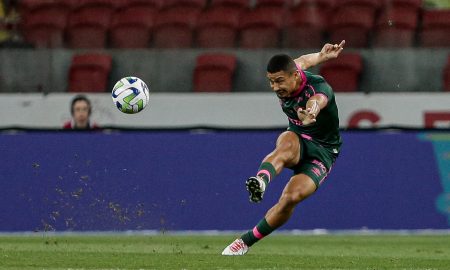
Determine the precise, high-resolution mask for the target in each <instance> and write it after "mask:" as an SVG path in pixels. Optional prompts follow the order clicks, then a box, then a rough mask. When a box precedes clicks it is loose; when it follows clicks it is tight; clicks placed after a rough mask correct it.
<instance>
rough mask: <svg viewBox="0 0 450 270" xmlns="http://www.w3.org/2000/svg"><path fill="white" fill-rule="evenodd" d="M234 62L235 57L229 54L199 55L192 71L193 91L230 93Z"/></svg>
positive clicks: (234, 67)
mask: <svg viewBox="0 0 450 270" xmlns="http://www.w3.org/2000/svg"><path fill="white" fill-rule="evenodd" d="M236 62H237V60H236V57H235V56H234V55H230V54H217V53H205V54H202V55H199V56H198V57H197V60H196V64H195V69H194V91H195V92H230V91H232V88H233V75H234V72H235V69H236Z"/></svg>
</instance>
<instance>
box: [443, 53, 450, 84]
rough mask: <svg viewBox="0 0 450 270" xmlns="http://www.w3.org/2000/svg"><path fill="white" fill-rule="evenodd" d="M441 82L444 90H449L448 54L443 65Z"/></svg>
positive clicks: (449, 62)
mask: <svg viewBox="0 0 450 270" xmlns="http://www.w3.org/2000/svg"><path fill="white" fill-rule="evenodd" d="M442 83H443V86H444V90H445V91H447V92H450V55H449V56H448V57H447V64H446V66H445V67H444V74H443V80H442Z"/></svg>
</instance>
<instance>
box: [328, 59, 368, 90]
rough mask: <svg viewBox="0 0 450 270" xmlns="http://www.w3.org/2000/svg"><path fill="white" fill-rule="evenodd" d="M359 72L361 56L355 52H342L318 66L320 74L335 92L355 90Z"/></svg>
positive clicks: (360, 70)
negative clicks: (335, 57)
mask: <svg viewBox="0 0 450 270" xmlns="http://www.w3.org/2000/svg"><path fill="white" fill-rule="evenodd" d="M361 72H362V58H361V56H360V55H359V54H357V53H342V54H341V55H340V56H339V57H338V58H337V59H334V60H330V61H328V62H326V63H324V64H323V65H322V67H321V68H320V74H321V75H322V76H323V77H324V78H325V80H326V81H327V82H328V83H329V84H330V85H331V87H332V88H333V90H334V91H336V92H355V91H357V90H358V86H359V78H360V74H361Z"/></svg>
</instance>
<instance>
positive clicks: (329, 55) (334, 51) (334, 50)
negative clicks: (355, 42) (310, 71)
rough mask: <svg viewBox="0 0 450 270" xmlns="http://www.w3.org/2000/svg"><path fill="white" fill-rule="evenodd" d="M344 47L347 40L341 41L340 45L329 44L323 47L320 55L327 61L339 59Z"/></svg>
mask: <svg viewBox="0 0 450 270" xmlns="http://www.w3.org/2000/svg"><path fill="white" fill-rule="evenodd" d="M344 45H345V40H343V41H341V43H340V44H330V43H327V44H325V45H323V48H322V50H321V51H320V54H321V56H322V57H323V59H324V60H325V61H326V60H330V59H334V58H337V57H338V56H339V54H340V53H341V52H342V50H343V49H344Z"/></svg>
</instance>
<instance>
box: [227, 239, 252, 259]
mask: <svg viewBox="0 0 450 270" xmlns="http://www.w3.org/2000/svg"><path fill="white" fill-rule="evenodd" d="M247 252H248V246H247V244H246V243H244V241H242V239H236V240H234V241H233V243H231V244H230V245H228V247H226V248H225V249H224V250H223V251H222V255H225V256H241V255H244V254H245V253H247Z"/></svg>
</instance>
